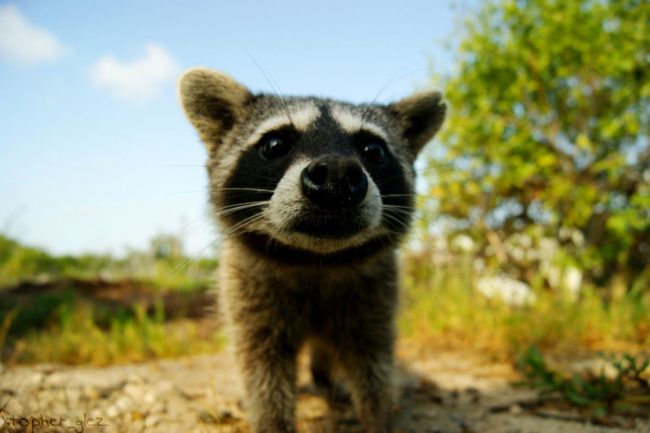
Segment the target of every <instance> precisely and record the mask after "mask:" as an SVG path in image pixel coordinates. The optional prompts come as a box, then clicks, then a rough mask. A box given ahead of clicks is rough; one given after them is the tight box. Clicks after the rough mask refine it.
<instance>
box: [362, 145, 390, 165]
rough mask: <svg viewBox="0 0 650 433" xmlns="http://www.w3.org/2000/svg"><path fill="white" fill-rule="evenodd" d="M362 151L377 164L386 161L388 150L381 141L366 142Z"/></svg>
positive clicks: (365, 156) (369, 159)
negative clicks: (386, 150) (385, 149)
mask: <svg viewBox="0 0 650 433" xmlns="http://www.w3.org/2000/svg"><path fill="white" fill-rule="evenodd" d="M362 153H363V156H364V158H366V159H367V160H368V161H370V162H371V163H373V164H375V165H382V164H383V163H384V161H386V152H385V151H384V147H383V146H382V145H381V144H379V143H368V144H366V145H365V146H363V149H362Z"/></svg>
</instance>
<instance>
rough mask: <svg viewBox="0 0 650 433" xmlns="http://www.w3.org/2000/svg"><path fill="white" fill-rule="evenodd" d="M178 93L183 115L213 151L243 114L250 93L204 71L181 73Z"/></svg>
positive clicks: (221, 75) (235, 82)
mask: <svg viewBox="0 0 650 433" xmlns="http://www.w3.org/2000/svg"><path fill="white" fill-rule="evenodd" d="M178 90H179V93H180V99H181V104H182V105H183V110H184V111H185V115H186V116H187V118H188V119H189V120H190V122H191V123H192V125H194V127H195V128H196V129H197V130H198V131H199V134H200V135H201V139H202V140H203V142H204V143H205V145H206V146H207V147H208V150H212V149H213V148H214V147H215V146H217V145H218V144H219V142H220V141H221V139H222V136H223V134H225V133H226V132H228V131H229V130H230V129H231V128H232V127H233V126H234V125H235V124H236V123H237V122H238V121H239V120H241V119H242V117H243V116H244V114H245V109H246V103H247V102H248V101H249V100H250V99H251V98H252V96H253V95H252V94H251V92H250V91H249V90H248V89H247V88H246V87H244V86H242V85H241V84H239V83H238V82H237V81H235V80H234V79H232V78H231V77H230V76H228V75H226V74H224V73H223V72H217V71H214V70H211V69H207V68H192V69H189V70H188V71H186V72H185V73H183V75H182V76H181V78H180V80H179V84H178Z"/></svg>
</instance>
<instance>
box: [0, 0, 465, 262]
mask: <svg viewBox="0 0 650 433" xmlns="http://www.w3.org/2000/svg"><path fill="white" fill-rule="evenodd" d="M459 13H460V11H459V9H458V8H457V9H452V8H451V7H450V5H449V3H448V2H447V1H444V0H443V1H431V0H429V1H426V0H422V1H401V2H397V1H394V2H381V1H358V2H354V3H352V2H350V1H349V0H348V1H329V2H306V1H305V2H299V1H274V2H263V1H246V0H244V1H237V2H225V1H224V2H217V1H213V2H208V1H184V2H180V1H176V2H172V1H160V0H158V1H152V0H141V1H135V2H127V1H123V0H115V1H110V2H87V1H81V0H70V1H57V2H46V1H18V2H4V1H0V101H2V102H1V103H0V232H2V233H5V234H8V235H10V236H12V237H14V238H17V239H19V240H21V241H23V242H25V243H28V244H31V245H37V246H41V247H45V248H47V249H48V250H50V251H52V252H54V253H80V252H112V253H117V254H120V253H122V252H124V251H125V248H127V247H135V248H142V247H144V246H146V245H147V243H148V241H149V239H150V238H151V237H152V236H153V235H155V234H157V233H159V232H168V233H176V234H181V235H182V236H183V238H184V240H185V243H186V246H187V248H188V250H189V251H190V252H191V253H194V254H197V253H200V252H203V253H205V252H206V250H204V248H205V247H206V246H207V245H209V244H210V243H211V241H213V240H214V237H215V232H214V230H212V229H211V223H210V220H209V218H208V217H207V206H206V196H207V194H206V191H205V188H206V176H205V172H204V169H203V167H202V165H203V163H204V152H203V147H202V145H201V144H200V142H199V140H198V138H197V135H196V133H195V132H194V131H193V130H192V128H191V127H190V125H189V124H188V123H187V121H186V120H185V119H184V118H183V115H182V113H181V110H180V107H179V104H178V101H177V96H176V78H177V76H178V75H179V74H180V72H181V71H182V70H183V69H186V68H189V67H192V66H196V65H203V66H209V67H213V68H215V69H221V70H224V71H226V72H228V73H229V74H231V75H232V76H234V77H235V78H236V79H237V80H239V81H240V82H242V83H244V84H245V85H247V86H248V87H249V88H251V89H252V90H253V91H267V92H268V91H272V88H271V85H270V84H269V82H268V81H267V80H266V78H265V76H264V74H263V73H262V72H261V71H260V68H259V67H258V66H257V65H256V62H257V63H258V64H259V65H260V66H261V68H262V69H263V70H264V71H265V73H266V74H268V75H269V76H271V77H272V79H273V80H274V81H275V85H276V87H277V89H278V91H279V92H281V93H286V94H296V95H304V94H315V95H319V96H320V95H322V96H330V97H335V98H341V99H345V100H348V101H352V102H362V101H370V100H373V99H374V98H375V97H376V96H377V94H378V92H379V91H380V90H381V89H382V88H383V87H384V86H385V85H386V84H387V83H388V82H390V81H391V79H395V78H398V77H399V79H397V80H395V82H394V83H393V84H392V85H391V86H390V87H388V88H387V89H386V90H385V91H384V92H383V93H382V94H381V96H380V98H379V101H390V100H395V99H398V98H400V97H402V96H405V95H407V94H408V93H410V92H412V91H413V90H415V89H416V88H418V87H422V86H426V85H430V84H431V78H430V73H429V68H430V65H431V64H433V65H434V67H435V68H436V70H438V71H447V70H449V69H450V68H451V55H450V53H449V52H447V51H446V50H445V49H444V43H445V41H447V40H449V38H450V37H451V35H452V32H453V30H454V22H455V20H456V18H457V17H458V14H459ZM253 59H254V60H253Z"/></svg>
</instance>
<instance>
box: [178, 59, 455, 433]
mask: <svg viewBox="0 0 650 433" xmlns="http://www.w3.org/2000/svg"><path fill="white" fill-rule="evenodd" d="M179 87H180V96H181V100H182V104H183V107H184V109H185V112H186V114H187V117H188V118H189V120H190V122H191V123H192V124H193V125H194V126H195V127H196V128H197V130H198V131H199V133H200V136H201V138H202V140H203V141H204V143H205V144H206V148H207V150H208V154H209V159H208V163H207V168H208V173H209V176H210V185H211V201H212V203H213V205H214V206H215V214H216V217H217V221H218V222H219V224H220V225H221V227H222V229H223V231H224V234H225V237H224V243H223V248H222V251H221V261H220V268H219V282H220V296H221V300H220V303H221V307H222V309H223V314H224V316H225V319H226V322H227V325H228V327H229V330H230V333H231V336H232V341H233V345H234V349H235V354H236V358H237V362H238V364H239V368H240V371H241V374H242V377H243V380H244V384H245V388H246V389H245V390H246V397H247V410H248V413H249V417H250V422H251V424H252V426H253V430H254V432H256V433H262V432H264V433H281V432H282V433H287V432H295V420H294V417H295V415H294V414H295V404H296V383H295V381H296V355H297V353H298V351H299V350H300V349H301V348H302V347H303V346H305V345H310V346H311V348H312V371H313V372H314V378H315V379H316V382H317V383H318V384H320V385H323V386H328V385H331V384H332V380H333V377H332V376H333V372H334V371H341V372H342V373H343V379H345V381H346V383H347V385H348V387H349V389H350V392H351V396H352V400H353V402H354V404H355V407H356V409H357V413H358V416H359V418H360V420H361V423H362V424H363V426H364V427H365V429H366V431H367V432H368V433H387V432H389V431H391V427H390V423H391V413H392V410H393V407H394V404H395V398H394V391H393V387H392V369H393V357H394V352H393V345H394V339H395V330H394V317H395V312H396V308H397V292H398V289H397V287H398V270H397V265H396V258H395V248H396V247H397V245H398V241H399V238H400V237H401V236H402V235H403V234H404V233H403V231H401V230H400V231H395V230H394V229H393V230H391V229H389V228H388V227H387V226H386V224H385V220H384V219H382V218H381V216H380V215H377V214H376V213H381V215H383V214H384V213H386V212H387V211H386V210H385V209H382V207H383V206H384V205H383V204H382V200H384V201H385V200H387V199H386V198H385V197H384V198H383V199H382V198H381V197H380V195H379V192H378V191H379V190H378V186H377V185H381V181H382V180H381V179H379V180H378V179H372V178H370V179H369V182H370V183H371V188H369V193H368V197H366V199H365V200H364V202H363V203H362V204H361V205H360V206H359V207H360V208H362V211H360V212H359V215H360V216H359V218H361V219H367V220H368V221H369V224H368V228H367V229H365V230H364V231H362V232H361V233H358V234H356V235H354V236H351V237H349V238H345V239H325V238H320V237H318V236H311V235H309V236H307V235H302V234H295V233H291V232H290V230H289V229H286V230H285V229H284V228H282V227H280V229H278V227H277V225H278V224H279V223H278V221H284V220H291V217H292V214H299V213H300V212H302V211H303V204H301V203H302V201H304V200H303V199H302V198H301V197H300V193H299V191H298V190H295V191H294V190H290V191H288V192H287V191H284V192H282V191H280V192H278V191H277V190H276V191H275V193H274V195H273V196H274V197H275V196H281V197H282V200H283V201H280V202H278V203H280V204H279V205H278V204H277V203H276V204H275V205H271V204H260V207H261V209H260V211H259V213H258V214H255V215H254V218H249V219H247V220H242V221H239V222H237V223H234V222H233V220H232V219H229V218H228V217H226V214H227V211H226V212H224V211H222V210H223V209H227V208H224V207H223V206H224V203H225V200H226V199H225V198H224V195H225V192H224V191H225V189H224V185H226V184H227V181H228V179H229V178H230V177H231V176H232V175H233V171H234V170H236V166H237V164H238V162H239V160H240V159H241V158H242V157H243V155H244V154H245V153H246V152H247V151H250V149H249V148H250V147H251V146H255V143H254V142H255V140H256V139H251V137H256V136H255V131H256V130H257V131H258V132H259V128H260V127H261V125H264V122H265V121H266V122H267V123H269V120H268V119H271V118H273V117H278V116H286V117H287V124H293V125H294V126H295V127H296V128H297V129H298V130H299V131H300V132H304V131H303V130H304V129H308V128H309V127H310V125H309V124H308V123H309V122H311V121H313V117H314V116H313V113H314V111H313V110H316V109H317V108H318V109H319V110H322V109H325V110H329V112H334V111H336V113H337V114H336V116H334V117H337V116H338V117H337V118H338V119H339V120H341V119H342V120H345V121H346V122H347V124H346V125H347V126H346V128H348V129H350V128H353V127H354V126H351V125H355V124H356V123H359V122H361V123H363V122H368V123H369V126H368V128H369V129H372V130H374V131H377V132H379V133H380V135H381V136H382V137H385V140H386V145H387V146H388V147H389V148H390V151H391V152H392V154H393V155H394V156H395V158H396V159H397V160H398V162H399V166H401V167H402V172H403V174H402V176H403V181H404V185H406V186H405V188H407V192H408V193H409V194H412V193H413V189H414V176H415V174H414V171H413V162H414V160H415V158H416V156H417V154H418V152H419V151H420V149H421V148H422V147H423V146H424V144H425V143H426V142H428V141H429V140H430V139H431V138H432V137H433V135H434V134H435V133H436V132H437V130H438V128H439V127H440V125H441V123H442V120H443V118H444V111H445V106H444V104H442V103H441V97H440V94H439V93H436V92H431V93H424V94H419V95H414V96H411V97H409V98H406V99H404V100H402V101H398V102H397V103H395V104H392V105H388V106H382V105H361V106H354V105H351V104H346V103H342V102H338V101H332V100H328V99H321V98H279V97H277V96H271V95H253V94H252V93H251V92H250V91H248V90H247V89H246V88H245V87H244V86H242V85H241V84H238V83H237V82H235V81H234V80H233V79H232V78H230V77H228V76H226V75H225V74H222V73H219V72H215V71H210V70H206V69H192V70H190V71H188V72H186V73H185V74H184V75H183V77H182V78H181V81H180V86H179ZM319 107H320V108H319ZM323 107H325V108H323ZM300 110H302V111H300ZM299 112H302V113H303V115H304V116H303V117H304V118H305V119H306V123H305V124H304V125H303V124H301V123H300V122H299V121H297V120H296V121H294V120H292V119H291V117H292V113H293V114H294V116H297V114H296V113H299ZM355 116H356V117H355ZM303 120H304V119H303ZM307 120H308V121H309V122H307ZM355 122H356V123H355ZM271 123H273V122H271ZM339 123H343V122H341V121H339ZM343 129H345V128H343ZM324 132H327V131H324ZM348 132H349V131H348ZM323 148H324V149H326V148H327V146H326V145H324V147H323ZM295 164H302V165H301V166H297V165H296V166H293V165H292V166H289V168H288V169H287V170H286V173H294V174H290V175H289V178H288V177H284V178H282V179H281V180H280V181H279V182H278V183H277V189H279V188H281V187H282V188H289V189H291V188H297V186H294V185H296V184H297V181H295V180H293V178H290V177H291V176H293V177H297V176H296V174H295V173H296V170H300V169H301V167H303V166H305V165H306V162H305V160H304V159H299V160H297V161H296V162H295ZM291 167H294V169H293V171H292V170H291ZM364 170H365V169H364ZM366 174H368V173H367V172H366ZM251 175H252V176H254V175H255V174H251ZM368 177H370V176H368ZM373 188H374V189H373ZM292 197H295V200H293V199H292ZM269 203H275V202H273V197H272V198H271V199H270V200H269ZM231 209H232V208H231ZM364 209H365V210H364ZM273 212H275V213H273ZM279 212H284V214H279ZM404 212H409V211H404ZM270 213H271V214H270ZM274 218H275V219H274ZM404 218H405V221H406V222H405V223H404V226H406V224H407V223H408V218H406V217H404ZM274 221H275V222H274ZM274 224H275V225H274ZM249 233H258V234H260V233H261V234H263V235H264V236H267V237H268V239H270V240H268V241H267V242H268V245H267V246H266V247H267V248H266V250H264V248H256V247H255V246H251V243H250V242H247V241H246V235H247V234H249ZM265 239H266V238H265ZM377 239H379V240H380V241H381V242H379V243H378V242H375V243H376V244H378V245H379V246H376V247H375V250H373V251H372V253H368V254H367V255H363V254H365V252H364V251H365V250H363V248H364V246H365V245H369V244H370V243H371V242H372V241H373V240H377ZM281 244H284V246H286V247H289V248H298V249H299V250H298V251H302V250H304V251H305V254H309V253H314V254H322V255H323V256H322V257H324V258H327V259H328V260H329V259H331V258H334V262H333V264H330V263H329V262H327V261H325V259H323V262H322V263H321V262H314V263H299V262H291V261H290V260H289V261H283V260H278V257H275V256H274V251H281V250H280V249H274V248H275V246H277V245H281ZM356 247H359V248H361V250H359V251H361V253H359V254H361V256H360V257H361V258H360V259H358V260H356V259H354V258H355V257H356V256H355V255H354V254H352V255H350V254H348V255H347V256H344V254H345V252H346V251H350V250H354V248H356ZM337 254H340V255H341V257H352V259H351V260H350V261H349V262H348V261H345V260H343V259H342V261H339V262H337V261H336V258H337ZM299 256H300V255H299ZM319 257H320V256H319ZM346 260H347V259H346Z"/></svg>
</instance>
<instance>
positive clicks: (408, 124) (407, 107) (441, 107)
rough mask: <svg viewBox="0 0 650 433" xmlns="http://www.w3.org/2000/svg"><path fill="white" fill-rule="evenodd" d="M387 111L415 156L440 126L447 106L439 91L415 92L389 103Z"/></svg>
mask: <svg viewBox="0 0 650 433" xmlns="http://www.w3.org/2000/svg"><path fill="white" fill-rule="evenodd" d="M388 111H389V112H390V113H391V114H392V115H393V116H394V117H395V119H396V120H397V124H398V125H399V126H400V128H401V129H402V134H403V136H404V138H405V139H406V141H407V142H408V144H409V147H410V150H411V152H412V153H413V157H414V158H415V157H416V156H417V154H418V153H419V152H420V150H422V148H423V147H424V145H425V144H427V143H428V142H429V141H430V140H431V139H432V138H433V136H434V135H436V132H438V130H439V129H440V127H441V126H442V122H443V120H444V119H445V113H446V111H447V106H446V105H445V103H444V102H442V95H441V93H440V92H436V91H431V92H423V93H416V94H414V95H411V96H408V97H406V98H404V99H402V100H400V101H397V102H395V103H393V104H390V105H388Z"/></svg>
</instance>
